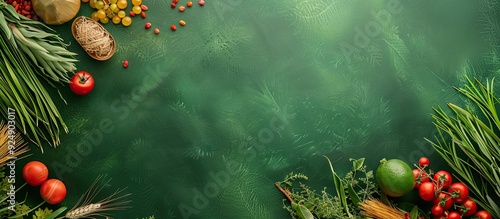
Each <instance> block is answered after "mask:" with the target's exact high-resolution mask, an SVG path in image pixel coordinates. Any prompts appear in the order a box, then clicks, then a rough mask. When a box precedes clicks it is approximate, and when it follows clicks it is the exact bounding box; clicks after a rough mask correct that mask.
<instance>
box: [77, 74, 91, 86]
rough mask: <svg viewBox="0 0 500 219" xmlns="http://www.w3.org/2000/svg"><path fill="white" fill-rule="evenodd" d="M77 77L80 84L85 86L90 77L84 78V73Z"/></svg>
mask: <svg viewBox="0 0 500 219" xmlns="http://www.w3.org/2000/svg"><path fill="white" fill-rule="evenodd" d="M78 77H80V81H79V82H80V84H85V83H87V81H88V80H89V78H90V77H85V72H83V73H82V74H79V75H78Z"/></svg>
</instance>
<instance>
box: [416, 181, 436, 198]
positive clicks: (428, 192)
mask: <svg viewBox="0 0 500 219" xmlns="http://www.w3.org/2000/svg"><path fill="white" fill-rule="evenodd" d="M435 191H436V186H435V185H434V183H432V182H424V183H422V184H421V185H420V187H419V188H418V195H420V198H422V200H424V201H432V200H434V198H435V197H436V195H435Z"/></svg>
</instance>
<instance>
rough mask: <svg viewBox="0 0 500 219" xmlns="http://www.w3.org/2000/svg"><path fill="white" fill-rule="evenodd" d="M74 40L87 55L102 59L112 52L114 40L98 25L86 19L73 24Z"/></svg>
mask: <svg viewBox="0 0 500 219" xmlns="http://www.w3.org/2000/svg"><path fill="white" fill-rule="evenodd" d="M74 28H75V31H76V34H74V36H75V39H76V40H77V41H78V43H79V44H80V45H81V46H82V47H83V49H85V51H87V53H89V54H93V55H94V56H95V57H96V58H97V59H104V58H106V57H108V56H110V55H111V54H112V53H113V52H114V48H113V47H114V39H113V37H112V36H111V35H110V34H109V32H107V31H106V30H105V29H104V28H103V27H102V26H101V25H100V24H99V23H97V22H96V21H94V20H91V19H89V18H86V17H82V18H81V19H77V20H75V22H74Z"/></svg>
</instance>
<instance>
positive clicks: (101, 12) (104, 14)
mask: <svg viewBox="0 0 500 219" xmlns="http://www.w3.org/2000/svg"><path fill="white" fill-rule="evenodd" d="M97 17H98V18H99V19H103V18H105V17H106V12H105V11H104V10H102V9H99V10H97Z"/></svg>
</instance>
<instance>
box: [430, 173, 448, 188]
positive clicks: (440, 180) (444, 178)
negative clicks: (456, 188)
mask: <svg viewBox="0 0 500 219" xmlns="http://www.w3.org/2000/svg"><path fill="white" fill-rule="evenodd" d="M432 178H433V179H434V180H435V181H436V182H437V187H438V188H443V189H447V188H448V187H450V185H451V182H452V178H451V174H450V173H448V171H445V170H440V171H437V172H436V173H435V174H434V177H432Z"/></svg>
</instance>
